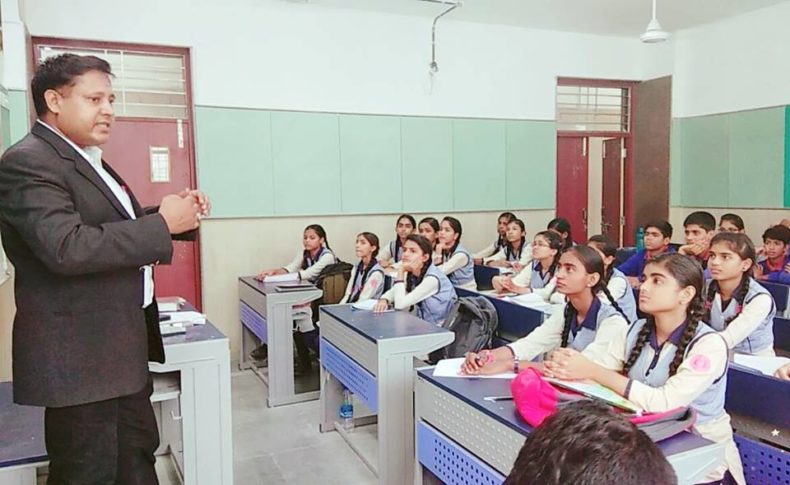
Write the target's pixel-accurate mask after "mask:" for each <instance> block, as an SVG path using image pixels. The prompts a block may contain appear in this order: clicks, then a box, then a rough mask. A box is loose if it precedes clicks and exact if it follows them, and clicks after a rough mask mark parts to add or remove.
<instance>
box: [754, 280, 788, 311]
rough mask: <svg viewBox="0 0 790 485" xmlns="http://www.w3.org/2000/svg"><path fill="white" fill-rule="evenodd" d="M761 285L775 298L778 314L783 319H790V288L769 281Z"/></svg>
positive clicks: (762, 282) (761, 282)
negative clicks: (789, 303)
mask: <svg viewBox="0 0 790 485" xmlns="http://www.w3.org/2000/svg"><path fill="white" fill-rule="evenodd" d="M759 283H760V285H762V286H763V287H764V288H765V289H766V290H768V292H769V293H771V296H773V297H774V303H775V304H776V314H777V315H778V316H782V317H790V315H788V308H787V303H788V299H790V286H788V285H783V284H781V283H771V282H769V281H760V282H759Z"/></svg>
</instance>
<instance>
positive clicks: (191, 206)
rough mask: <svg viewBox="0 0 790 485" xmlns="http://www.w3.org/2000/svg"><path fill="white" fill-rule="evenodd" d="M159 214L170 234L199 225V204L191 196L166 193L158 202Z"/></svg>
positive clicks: (183, 231) (190, 229)
mask: <svg viewBox="0 0 790 485" xmlns="http://www.w3.org/2000/svg"><path fill="white" fill-rule="evenodd" d="M159 214H160V215H161V216H162V218H163V219H164V220H165V224H167V230H168V231H169V232H170V234H182V233H185V232H189V231H192V230H195V229H197V228H198V227H199V226H200V205H199V204H198V202H197V200H195V199H194V198H193V197H181V196H180V195H176V194H172V195H167V196H165V197H164V198H163V199H162V202H161V203H160V204H159Z"/></svg>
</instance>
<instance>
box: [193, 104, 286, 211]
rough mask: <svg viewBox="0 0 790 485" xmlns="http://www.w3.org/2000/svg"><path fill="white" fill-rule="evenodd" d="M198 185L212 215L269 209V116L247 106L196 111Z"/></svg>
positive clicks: (270, 203)
mask: <svg viewBox="0 0 790 485" xmlns="http://www.w3.org/2000/svg"><path fill="white" fill-rule="evenodd" d="M195 117H196V123H195V130H196V139H197V140H196V141H197V143H196V145H197V164H198V165H197V168H198V170H197V171H198V177H199V181H200V188H201V189H202V190H203V191H205V192H206V193H207V194H209V195H210V196H211V197H212V204H213V208H212V212H213V214H212V215H214V216H217V217H255V216H263V215H272V214H273V213H274V197H273V179H272V158H271V129H270V124H271V116H270V114H269V112H267V111H257V110H247V109H225V108H205V107H197V108H196V109H195Z"/></svg>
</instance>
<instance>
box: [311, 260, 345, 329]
mask: <svg viewBox="0 0 790 485" xmlns="http://www.w3.org/2000/svg"><path fill="white" fill-rule="evenodd" d="M353 269H354V266H353V265H351V264H349V263H346V262H343V261H340V260H339V259H338V260H337V262H336V263H333V264H330V265H329V266H327V267H326V268H324V269H322V270H321V273H320V274H319V275H318V278H316V280H315V286H316V288H320V289H321V291H323V292H324V293H323V295H321V298H319V299H317V300H314V301H313V302H312V303H311V306H312V308H313V323H315V322H316V321H317V320H318V307H319V306H321V305H334V304H336V303H338V302H339V301H340V300H342V299H343V296H345V294H346V286H348V280H350V279H351V271H353Z"/></svg>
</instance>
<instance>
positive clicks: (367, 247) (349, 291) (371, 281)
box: [339, 232, 384, 305]
mask: <svg viewBox="0 0 790 485" xmlns="http://www.w3.org/2000/svg"><path fill="white" fill-rule="evenodd" d="M355 249H356V253H357V257H358V258H359V263H357V265H356V266H355V267H354V274H353V276H352V277H351V279H349V280H348V286H346V294H345V296H343V299H342V300H340V303H339V304H341V305H342V304H345V303H356V302H358V301H364V300H372V299H378V298H379V297H380V296H381V294H382V293H383V292H384V270H383V269H382V268H381V265H380V264H379V263H378V261H377V260H376V256H378V253H379V238H378V237H377V236H376V235H375V234H373V233H372V232H362V233H359V234H358V235H357V241H356V248H355Z"/></svg>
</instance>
